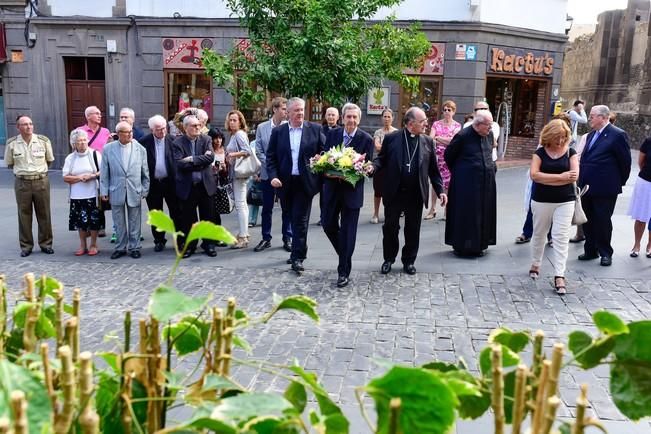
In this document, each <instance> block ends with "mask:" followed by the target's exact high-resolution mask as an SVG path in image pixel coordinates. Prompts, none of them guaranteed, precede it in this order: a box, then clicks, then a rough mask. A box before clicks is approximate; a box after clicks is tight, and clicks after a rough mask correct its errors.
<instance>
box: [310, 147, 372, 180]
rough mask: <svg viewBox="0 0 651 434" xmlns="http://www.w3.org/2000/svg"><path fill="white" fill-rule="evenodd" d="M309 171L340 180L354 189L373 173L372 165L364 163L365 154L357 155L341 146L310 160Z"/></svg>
mask: <svg viewBox="0 0 651 434" xmlns="http://www.w3.org/2000/svg"><path fill="white" fill-rule="evenodd" d="M310 170H312V172H313V173H321V174H325V175H329V176H331V177H335V178H339V179H342V180H344V181H346V182H347V183H349V184H350V185H352V186H353V187H354V186H355V184H357V182H358V181H359V180H360V179H362V178H363V177H365V176H368V175H369V174H370V173H371V172H372V171H373V163H371V162H370V161H366V154H358V153H357V152H355V150H354V149H353V148H351V147H344V146H343V144H342V145H339V146H335V147H333V148H330V150H329V151H326V152H323V153H321V154H317V155H315V156H314V157H312V158H310Z"/></svg>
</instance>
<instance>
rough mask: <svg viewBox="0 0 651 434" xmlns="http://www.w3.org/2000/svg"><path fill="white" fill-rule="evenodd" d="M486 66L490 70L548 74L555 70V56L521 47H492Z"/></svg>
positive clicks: (520, 73)
mask: <svg viewBox="0 0 651 434" xmlns="http://www.w3.org/2000/svg"><path fill="white" fill-rule="evenodd" d="M486 68H487V70H488V71H489V72H500V73H507V74H517V75H542V76H548V75H552V73H553V72H554V56H553V55H550V54H549V53H545V52H540V51H533V50H531V51H530V50H524V49H521V48H503V47H490V48H489V52H488V62H486Z"/></svg>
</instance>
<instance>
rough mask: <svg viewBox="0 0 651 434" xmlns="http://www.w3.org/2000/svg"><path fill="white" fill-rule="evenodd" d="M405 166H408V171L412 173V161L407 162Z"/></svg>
mask: <svg viewBox="0 0 651 434" xmlns="http://www.w3.org/2000/svg"><path fill="white" fill-rule="evenodd" d="M405 166H407V172H409V173H411V163H406V164H405Z"/></svg>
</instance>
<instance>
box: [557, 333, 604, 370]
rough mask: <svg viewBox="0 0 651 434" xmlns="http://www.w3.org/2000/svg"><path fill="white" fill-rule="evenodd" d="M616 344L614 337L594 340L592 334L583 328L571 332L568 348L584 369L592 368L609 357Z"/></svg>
mask: <svg viewBox="0 0 651 434" xmlns="http://www.w3.org/2000/svg"><path fill="white" fill-rule="evenodd" d="M614 346H615V341H614V339H613V338H612V337H603V338H601V339H599V340H596V341H595V340H593V339H592V336H590V335H589V334H587V333H586V332H583V331H581V330H576V331H573V332H572V333H570V336H569V340H568V348H569V349H570V351H571V352H572V354H573V355H574V357H575V358H576V361H577V362H579V364H580V365H581V367H582V368H583V369H591V368H594V367H595V366H597V365H598V364H599V363H601V361H602V360H603V359H605V358H606V357H608V355H609V354H610V352H611V351H612V350H613V348H614Z"/></svg>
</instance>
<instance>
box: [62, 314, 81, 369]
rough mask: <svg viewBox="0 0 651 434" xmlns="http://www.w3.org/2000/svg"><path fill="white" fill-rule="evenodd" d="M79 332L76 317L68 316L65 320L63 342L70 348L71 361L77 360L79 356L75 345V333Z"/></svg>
mask: <svg viewBox="0 0 651 434" xmlns="http://www.w3.org/2000/svg"><path fill="white" fill-rule="evenodd" d="M78 332H79V324H78V322H77V317H75V316H73V317H71V318H68V320H67V321H66V332H65V336H64V338H63V340H64V341H65V344H66V345H67V346H68V347H69V348H70V355H71V357H72V361H73V363H75V362H77V359H78V358H79V347H78V346H77V343H78V340H77V334H78Z"/></svg>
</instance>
